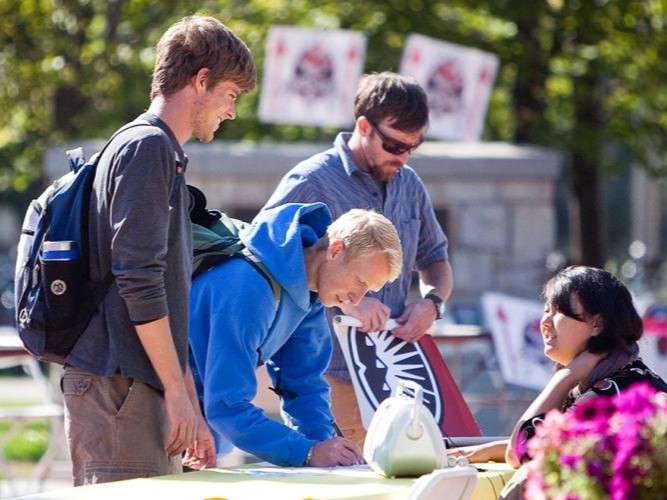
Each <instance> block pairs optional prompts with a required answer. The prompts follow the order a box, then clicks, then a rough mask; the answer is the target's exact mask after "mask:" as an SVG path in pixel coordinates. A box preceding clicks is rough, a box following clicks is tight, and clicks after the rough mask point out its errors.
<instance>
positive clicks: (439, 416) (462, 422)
mask: <svg viewBox="0 0 667 500" xmlns="http://www.w3.org/2000/svg"><path fill="white" fill-rule="evenodd" d="M357 324H360V323H359V320H357V319H355V318H352V317H349V316H336V317H335V321H334V331H335V332H336V337H337V339H338V342H339V343H340V346H341V350H342V351H343V355H344V356H345V362H346V364H347V368H348V370H349V371H350V375H351V377H352V384H353V386H354V392H355V395H356V396H357V403H358V404H359V411H360V413H361V421H362V424H363V426H364V427H365V428H366V429H368V426H369V425H370V423H371V420H372V419H373V415H374V414H375V411H376V410H377V408H378V406H380V403H382V401H384V400H385V399H386V398H388V397H389V396H391V395H392V393H394V392H395V390H396V387H397V385H398V381H399V380H401V379H403V380H412V381H413V382H417V383H418V384H419V385H421V386H422V388H423V390H424V406H425V407H426V408H428V409H429V411H430V412H431V413H432V414H433V416H434V418H435V421H436V422H437V423H438V426H439V427H440V430H441V431H442V433H443V435H444V436H453V437H461V436H465V437H476V436H480V435H481V432H480V430H479V427H478V426H477V422H475V418H474V417H473V415H472V413H471V412H470V409H469V408H468V405H467V404H466V402H465V400H464V399H463V396H462V395H461V391H460V390H459V388H458V386H457V385H456V382H455V381H454V378H453V377H452V375H451V373H450V372H449V369H448V368H447V365H446V364H445V361H444V360H443V359H442V355H441V354H440V351H439V350H438V347H437V346H436V344H435V342H434V341H433V338H432V337H431V336H430V335H424V336H423V337H422V338H421V339H420V340H419V341H418V342H417V343H410V342H405V341H404V340H401V339H399V338H398V337H395V336H394V335H392V334H391V332H390V331H389V329H390V328H395V327H396V326H398V325H397V324H396V323H395V322H393V320H389V322H388V323H387V325H386V328H388V329H387V330H384V331H381V332H371V333H361V332H357V328H356V325H357Z"/></svg>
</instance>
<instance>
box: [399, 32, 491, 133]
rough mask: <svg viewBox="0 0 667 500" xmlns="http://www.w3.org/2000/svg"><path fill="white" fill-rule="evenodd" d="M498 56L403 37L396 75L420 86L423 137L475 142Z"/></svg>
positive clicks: (421, 39)
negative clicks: (424, 103)
mask: <svg viewBox="0 0 667 500" xmlns="http://www.w3.org/2000/svg"><path fill="white" fill-rule="evenodd" d="M497 70H498V57H497V56H496V55H495V54H491V53H489V52H483V51H481V50H478V49H473V48H470V47H464V46H462V45H456V44H453V43H448V42H443V41H441V40H437V39H435V38H429V37H427V36H424V35H417V34H412V35H410V36H409V37H408V40H407V43H406V45H405V49H404V50H403V60H402V61H401V73H402V74H404V75H410V76H412V77H414V78H416V79H417V80H418V81H419V83H421V84H422V86H423V87H424V90H425V91H426V94H427V95H428V103H429V110H430V114H429V122H430V125H429V129H428V132H427V135H428V136H429V137H433V138H437V139H450V140H457V141H478V140H479V138H480V135H481V133H482V129H483V127H484V117H485V115H486V109H487V107H488V102H489V97H490V95H491V90H492V89H493V82H494V80H495V78H496V72H497Z"/></svg>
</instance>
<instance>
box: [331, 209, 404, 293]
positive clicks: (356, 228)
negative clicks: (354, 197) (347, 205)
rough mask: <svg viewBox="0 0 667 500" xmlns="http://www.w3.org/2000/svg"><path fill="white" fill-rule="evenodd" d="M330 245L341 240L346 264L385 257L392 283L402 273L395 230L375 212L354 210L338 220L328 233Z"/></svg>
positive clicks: (398, 242)
mask: <svg viewBox="0 0 667 500" xmlns="http://www.w3.org/2000/svg"><path fill="white" fill-rule="evenodd" d="M327 237H328V240H329V242H331V241H334V240H342V241H343V244H344V245H345V260H346V262H349V261H351V260H352V259H355V258H357V257H363V256H365V255H369V254H372V253H374V252H379V253H382V254H384V255H385V256H386V258H387V264H388V265H389V278H388V279H387V281H389V282H391V281H394V280H395V279H396V278H398V277H399V276H400V274H401V270H402V269H403V250H402V249H401V240H400V238H399V237H398V233H397V232H396V228H395V227H394V225H393V224H392V223H391V221H389V219H387V218H386V217H385V216H384V215H381V214H379V213H377V212H373V211H372V210H362V209H360V208H354V209H352V210H350V211H349V212H346V213H344V214H343V215H341V216H340V217H338V219H336V220H335V221H334V222H333V223H332V224H331V225H330V226H329V228H328V229H327Z"/></svg>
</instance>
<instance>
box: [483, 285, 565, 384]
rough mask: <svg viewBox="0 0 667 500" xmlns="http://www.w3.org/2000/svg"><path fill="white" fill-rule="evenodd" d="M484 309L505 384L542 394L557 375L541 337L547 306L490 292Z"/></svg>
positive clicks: (485, 297) (484, 297)
mask: <svg viewBox="0 0 667 500" xmlns="http://www.w3.org/2000/svg"><path fill="white" fill-rule="evenodd" d="M482 309H483V312H484V320H485V323H486V325H487V328H488V329H489V331H490V332H491V334H492V335H493V344H494V346H495V348H496V356H497V357H498V363H499V364H500V371H501V372H502V374H503V378H504V380H505V382H507V383H510V384H516V385H519V386H522V387H528V388H531V389H536V390H542V389H543V388H544V386H545V385H546V383H547V382H548V381H549V379H551V376H552V375H553V373H554V363H553V361H551V360H550V359H549V358H547V357H546V356H545V355H544V343H543V341H542V334H541V333H540V318H541V317H542V313H543V312H544V304H542V303H541V302H538V301H534V300H525V299H520V298H517V297H512V296H510V295H504V294H501V293H491V292H489V293H485V294H484V295H482Z"/></svg>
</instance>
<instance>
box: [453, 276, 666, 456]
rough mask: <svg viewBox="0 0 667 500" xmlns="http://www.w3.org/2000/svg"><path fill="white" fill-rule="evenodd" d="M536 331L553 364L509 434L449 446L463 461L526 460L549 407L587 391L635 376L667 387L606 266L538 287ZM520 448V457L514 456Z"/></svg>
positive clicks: (569, 403) (617, 385)
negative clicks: (645, 355)
mask: <svg viewBox="0 0 667 500" xmlns="http://www.w3.org/2000/svg"><path fill="white" fill-rule="evenodd" d="M543 297H544V299H545V304H544V314H543V315H542V319H541V321H540V330H541V332H542V338H543V340H544V354H545V355H546V356H547V357H549V358H550V359H551V360H553V361H555V362H556V363H557V370H556V372H555V373H554V375H553V377H552V378H551V380H550V381H549V382H548V383H547V385H546V387H545V388H544V389H543V390H542V392H541V393H540V394H539V395H538V396H537V398H536V399H535V401H533V403H532V404H531V405H530V406H529V407H528V409H527V410H526V411H525V412H524V414H523V415H522V416H521V418H520V419H519V421H518V422H517V424H516V426H515V427H514V430H513V431H512V436H511V438H510V439H509V440H504V441H495V442H492V443H488V444H483V445H479V446H466V447H462V448H458V449H452V450H450V454H454V455H463V456H465V457H467V458H468V460H469V461H470V462H487V461H502V460H506V461H507V463H509V464H511V465H512V466H513V467H518V466H519V465H520V464H521V463H523V462H525V461H528V460H530V458H531V457H530V456H528V454H527V451H526V446H525V444H526V442H527V441H528V439H530V438H531V437H533V435H534V434H535V426H536V425H539V424H540V423H541V421H542V420H543V418H544V415H545V414H546V413H547V412H548V411H549V410H551V409H553V408H559V409H560V410H561V411H567V410H569V409H570V408H572V407H573V406H574V405H575V404H577V403H580V402H581V401H584V400H586V399H589V398H593V397H598V396H610V395H616V394H619V393H620V391H623V390H624V389H626V388H628V387H629V386H631V385H632V384H635V383H637V382H648V383H649V384H651V385H652V386H653V387H654V388H656V389H657V390H659V391H663V392H667V384H666V383H665V382H664V381H663V380H662V379H661V378H660V377H658V376H657V375H656V374H655V373H653V372H652V371H651V370H649V369H648V368H647V367H646V365H644V363H643V362H642V361H641V359H640V358H639V357H638V354H639V346H638V345H637V341H638V340H639V339H640V337H641V336H642V333H643V324H642V320H641V318H640V317H639V315H638V314H637V311H636V310H635V307H634V305H633V302H632V297H631V295H630V292H629V291H628V289H627V288H626V287H625V285H623V283H621V282H620V281H619V280H618V279H616V278H615V277H614V276H613V275H611V274H610V273H608V272H607V271H603V270H601V269H596V268H592V267H584V266H572V267H568V268H567V269H564V270H563V271H561V272H559V273H558V274H557V275H556V276H554V277H553V278H551V279H550V280H549V281H548V282H547V284H546V285H545V286H544V291H543ZM517 450H519V454H520V456H517Z"/></svg>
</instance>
